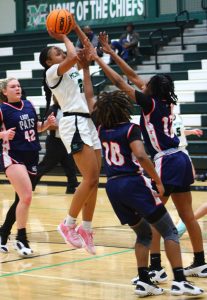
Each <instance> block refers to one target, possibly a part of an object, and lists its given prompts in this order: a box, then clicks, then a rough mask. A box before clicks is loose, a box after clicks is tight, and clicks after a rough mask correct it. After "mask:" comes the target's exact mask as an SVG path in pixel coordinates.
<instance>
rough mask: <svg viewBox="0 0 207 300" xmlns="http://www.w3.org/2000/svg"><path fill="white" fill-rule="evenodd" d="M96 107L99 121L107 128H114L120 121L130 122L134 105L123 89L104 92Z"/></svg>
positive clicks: (99, 97)
mask: <svg viewBox="0 0 207 300" xmlns="http://www.w3.org/2000/svg"><path fill="white" fill-rule="evenodd" d="M94 109H95V110H96V118H97V123H98V124H100V125H101V126H103V127H105V128H113V127H114V126H116V125H117V124H119V123H122V122H129V120H130V119H131V117H130V116H131V114H132V109H133V105H132V103H131V101H130V99H129V97H128V96H127V95H126V94H125V93H124V92H122V91H114V92H103V93H101V94H100V95H99V96H98V99H97V101H96V103H95V107H94Z"/></svg>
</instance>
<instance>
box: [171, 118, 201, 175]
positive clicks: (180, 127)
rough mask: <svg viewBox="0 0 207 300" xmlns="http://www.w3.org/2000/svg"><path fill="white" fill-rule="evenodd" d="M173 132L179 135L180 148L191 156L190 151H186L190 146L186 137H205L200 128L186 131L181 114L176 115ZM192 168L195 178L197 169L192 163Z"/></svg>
mask: <svg viewBox="0 0 207 300" xmlns="http://www.w3.org/2000/svg"><path fill="white" fill-rule="evenodd" d="M173 130H174V133H175V134H176V135H177V137H178V138H179V140H180V143H179V148H180V149H182V151H183V152H185V153H186V154H187V155H188V156H189V153H188V150H187V149H186V147H187V146H188V141H187V138H186V136H188V135H197V136H198V137H200V136H202V135H203V131H202V130H201V129H198V128H195V129H186V128H185V126H184V124H183V119H182V117H181V116H180V115H179V114H175V115H174V120H173ZM191 163H192V160H191ZM192 167H193V175H194V177H195V168H194V166H193V163H192Z"/></svg>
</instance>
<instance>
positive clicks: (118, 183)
mask: <svg viewBox="0 0 207 300" xmlns="http://www.w3.org/2000/svg"><path fill="white" fill-rule="evenodd" d="M150 182H151V180H150V179H148V178H146V177H145V176H142V175H135V176H127V175H126V176H120V177H116V178H113V179H108V181H107V184H106V193H107V195H108V198H109V201H110V202H111V205H112V207H113V210H114V212H115V213H116V215H117V217H118V218H119V220H120V222H121V224H122V225H123V224H128V225H129V226H133V225H136V224H137V223H138V222H139V221H140V219H141V218H142V217H147V216H150V215H151V214H152V213H155V212H156V210H158V209H159V208H160V206H163V204H162V202H161V201H160V199H159V198H157V197H154V196H153V192H154V191H153V190H152V186H151V183H150Z"/></svg>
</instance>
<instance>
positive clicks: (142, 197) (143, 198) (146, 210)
mask: <svg viewBox="0 0 207 300" xmlns="http://www.w3.org/2000/svg"><path fill="white" fill-rule="evenodd" d="M99 137H100V140H101V143H102V149H103V156H104V166H105V171H106V175H107V184H106V192H107V195H108V197H109V200H110V202H111V204H112V206H113V209H114V211H115V213H116V215H117V216H118V218H119V220H120V222H121V223H122V224H129V225H130V226H133V225H135V224H137V223H138V222H139V220H140V218H141V217H148V216H150V215H151V214H152V213H154V212H155V211H156V210H157V209H158V207H161V206H162V203H161V201H160V199H159V198H156V197H154V196H153V190H152V187H151V183H150V179H148V178H146V177H145V176H143V173H142V168H141V166H140V164H139V162H138V161H137V160H136V158H135V156H134V154H133V153H132V151H131V149H130V143H131V142H133V141H135V140H141V132H140V129H139V127H138V126H137V125H135V124H132V123H122V124H119V125H117V126H116V127H114V128H112V129H104V128H102V127H100V128H99Z"/></svg>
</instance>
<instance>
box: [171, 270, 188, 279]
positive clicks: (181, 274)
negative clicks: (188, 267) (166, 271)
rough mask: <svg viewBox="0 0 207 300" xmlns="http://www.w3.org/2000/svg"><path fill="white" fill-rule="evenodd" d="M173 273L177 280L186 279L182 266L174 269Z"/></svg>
mask: <svg viewBox="0 0 207 300" xmlns="http://www.w3.org/2000/svg"><path fill="white" fill-rule="evenodd" d="M173 274H174V279H175V281H179V282H180V281H186V278H185V275H184V272H183V268H182V267H177V268H174V269H173Z"/></svg>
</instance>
